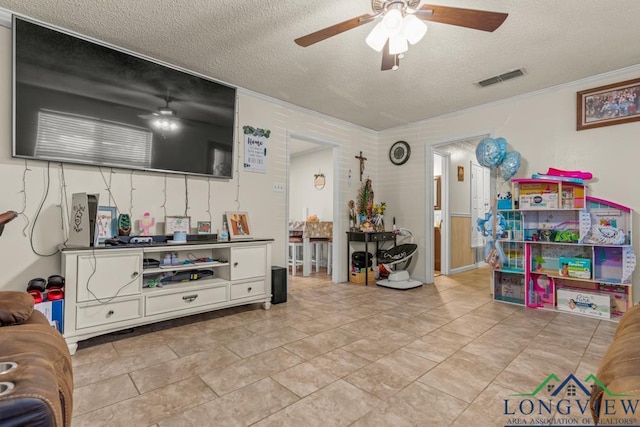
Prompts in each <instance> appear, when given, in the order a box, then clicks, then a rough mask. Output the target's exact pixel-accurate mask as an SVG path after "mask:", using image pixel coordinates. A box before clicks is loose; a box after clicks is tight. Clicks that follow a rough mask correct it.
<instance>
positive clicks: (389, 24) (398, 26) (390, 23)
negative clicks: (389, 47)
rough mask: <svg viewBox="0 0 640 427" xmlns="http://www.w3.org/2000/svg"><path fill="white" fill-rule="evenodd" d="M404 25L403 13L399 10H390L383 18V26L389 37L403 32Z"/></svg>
mask: <svg viewBox="0 0 640 427" xmlns="http://www.w3.org/2000/svg"><path fill="white" fill-rule="evenodd" d="M402 23H403V19H402V12H400V11H399V10H398V9H391V10H389V11H388V12H387V13H386V15H385V16H384V18H382V24H383V25H384V28H385V30H387V34H388V35H389V36H392V35H396V34H398V33H399V32H400V31H401V30H402Z"/></svg>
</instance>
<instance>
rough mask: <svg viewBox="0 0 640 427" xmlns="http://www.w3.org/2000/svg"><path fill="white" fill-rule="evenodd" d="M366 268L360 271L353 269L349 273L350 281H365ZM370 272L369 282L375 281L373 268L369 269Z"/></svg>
mask: <svg viewBox="0 0 640 427" xmlns="http://www.w3.org/2000/svg"><path fill="white" fill-rule="evenodd" d="M363 270H364V269H361V270H360V271H358V272H355V271H351V274H349V281H350V282H352V283H365V276H364V271H363ZM367 274H368V276H369V277H368V282H369V283H375V281H376V275H375V273H374V272H373V269H369V271H368V272H367Z"/></svg>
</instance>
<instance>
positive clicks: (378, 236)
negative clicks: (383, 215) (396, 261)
mask: <svg viewBox="0 0 640 427" xmlns="http://www.w3.org/2000/svg"><path fill="white" fill-rule="evenodd" d="M393 239H395V234H393V232H391V231H390V232H383V233H371V241H372V242H380V241H383V240H393Z"/></svg>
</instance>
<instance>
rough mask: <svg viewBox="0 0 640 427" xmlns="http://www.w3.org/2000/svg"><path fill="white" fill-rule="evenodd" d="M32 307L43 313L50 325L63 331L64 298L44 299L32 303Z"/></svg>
mask: <svg viewBox="0 0 640 427" xmlns="http://www.w3.org/2000/svg"><path fill="white" fill-rule="evenodd" d="M33 308H34V309H36V310H38V311H39V312H40V313H42V314H44V315H45V317H46V318H47V320H48V321H49V323H50V324H51V326H54V327H55V328H56V329H57V330H58V332H60V333H61V334H62V333H64V323H63V320H64V299H58V300H54V301H44V302H39V303H37V304H34V305H33Z"/></svg>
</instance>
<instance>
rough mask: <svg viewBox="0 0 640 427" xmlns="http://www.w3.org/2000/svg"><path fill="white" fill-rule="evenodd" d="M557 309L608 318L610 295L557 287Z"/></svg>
mask: <svg viewBox="0 0 640 427" xmlns="http://www.w3.org/2000/svg"><path fill="white" fill-rule="evenodd" d="M557 297H558V301H557V302H558V310H561V311H567V312H570V313H577V314H584V315H586V316H591V317H597V318H598V319H610V318H611V311H612V306H613V303H614V301H613V298H612V295H610V294H609V295H607V294H597V293H593V292H585V291H583V290H582V289H571V288H559V289H558V291H557Z"/></svg>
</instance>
